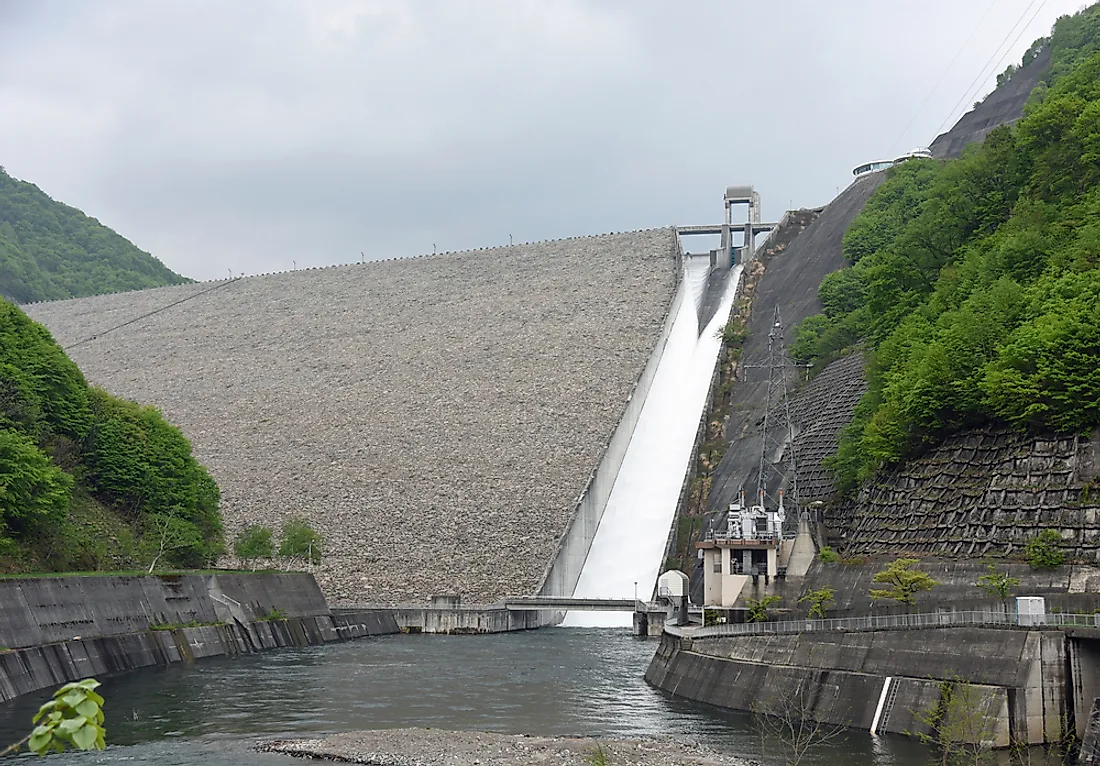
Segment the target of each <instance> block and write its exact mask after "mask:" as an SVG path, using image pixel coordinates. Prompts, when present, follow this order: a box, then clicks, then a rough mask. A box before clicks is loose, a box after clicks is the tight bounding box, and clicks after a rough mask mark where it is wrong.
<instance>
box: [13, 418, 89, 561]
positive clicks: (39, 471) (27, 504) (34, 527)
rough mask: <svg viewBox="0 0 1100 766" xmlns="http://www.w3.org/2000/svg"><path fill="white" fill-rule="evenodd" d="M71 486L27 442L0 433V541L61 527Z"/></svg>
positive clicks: (69, 481) (40, 452)
mask: <svg viewBox="0 0 1100 766" xmlns="http://www.w3.org/2000/svg"><path fill="white" fill-rule="evenodd" d="M72 486H73V481H72V479H71V478H70V477H69V476H68V475H67V474H66V473H65V472H64V471H62V470H61V469H60V468H58V467H57V466H55V465H53V464H51V463H50V460H49V458H48V457H46V456H45V455H44V454H43V453H42V451H41V450H39V449H38V447H36V446H35V444H34V442H32V441H31V440H30V439H29V438H27V437H26V436H23V435H21V434H18V433H16V432H14V431H7V430H0V540H2V539H3V538H4V537H5V536H6V535H7V534H11V535H14V536H16V537H17V538H25V537H27V536H29V535H32V534H34V533H35V532H40V531H41V530H43V529H44V528H47V527H49V526H54V525H58V524H61V523H63V522H64V520H65V511H66V508H67V507H68V504H69V496H70V493H71V492H72Z"/></svg>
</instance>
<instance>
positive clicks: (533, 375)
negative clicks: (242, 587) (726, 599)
mask: <svg viewBox="0 0 1100 766" xmlns="http://www.w3.org/2000/svg"><path fill="white" fill-rule="evenodd" d="M682 261H683V256H682V252H681V249H680V246H679V243H678V240H677V236H676V233H675V231H674V230H673V229H653V230H646V231H636V232H630V233H621V234H610V235H604V236H596V237H578V238H572V239H567V240H560V241H554V242H544V243H538V244H529V245H516V246H514V247H507V248H495V249H488V250H479V251H468V252H463V253H446V254H441V255H439V256H424V257H421V258H410V259H401V260H393V261H386V262H379V263H367V264H354V265H349V266H341V267H333V268H327V269H309V270H303V271H293V272H286V273H280V274H269V275H264V276H256V277H248V278H243V279H234V280H228V281H222V282H214V283H204V284H193V285H185V286H178V287H169V288H160V289H154V290H146V291H141V292H133V293H121V294H114V295H104V296H98V297H94V298H86V299H78V300H70V301H61V302H51V303H40V304H33V305H29V306H27V307H26V310H27V312H28V313H29V314H30V315H31V316H32V318H34V319H36V320H38V321H41V322H43V323H44V324H46V326H47V327H48V328H49V329H50V330H51V332H52V333H53V334H54V336H55V338H57V340H58V341H59V342H60V343H61V345H62V346H64V347H65V348H66V350H67V353H69V355H70V356H71V357H72V358H73V359H74V361H76V362H77V364H79V365H80V367H81V369H82V370H83V371H84V373H85V375H86V377H87V378H88V380H89V382H91V383H93V384H94V385H99V386H103V387H104V388H106V389H108V390H110V391H111V392H113V393H115V394H118V395H122V396H126V397H129V398H133V399H135V400H137V401H140V402H144V403H149V404H153V405H154V406H157V407H158V408H160V409H161V410H162V411H163V412H164V413H165V415H166V416H167V417H168V418H169V420H170V421H172V422H173V423H176V424H177V425H179V426H180V427H181V428H182V429H183V431H184V433H185V434H186V435H187V436H188V437H189V438H190V439H191V441H192V444H193V448H194V452H195V454H196V457H197V458H198V459H199V460H200V462H202V463H204V464H205V465H206V466H208V467H209V469H210V470H211V472H212V474H213V475H214V477H215V479H216V480H217V481H218V483H219V486H220V487H221V489H222V509H223V515H224V517H225V520H226V526H227V535H228V536H230V537H231V536H232V534H233V533H234V532H235V531H236V530H237V529H239V528H240V527H241V526H243V525H244V524H248V523H255V522H263V523H266V524H269V525H272V526H277V525H278V524H279V523H280V522H281V521H282V520H283V519H285V518H288V517H291V516H305V517H307V518H308V519H309V520H310V521H311V522H312V523H313V525H314V526H315V527H316V528H317V529H318V530H319V531H320V533H321V534H322V535H323V536H324V538H325V540H326V542H327V545H326V551H325V558H324V562H323V563H322V565H321V566H320V567H319V569H318V571H317V572H316V576H317V579H318V581H319V582H320V584H321V586H322V588H323V590H324V592H325V595H326V597H327V598H328V600H329V601H330V603H334V604H340V603H345V604H364V603H371V604H393V603H399V602H400V603H407V602H420V603H423V602H425V601H427V600H428V598H429V597H430V596H432V595H434V594H440V593H455V594H461V596H462V597H463V599H464V600H465V601H468V602H472V603H493V602H497V601H500V600H501V599H503V598H505V597H508V596H517V595H534V594H536V593H541V594H542V595H551V596H569V595H571V594H572V590H573V587H574V585H575V583H576V580H577V578H578V577H579V574H580V572H579V566H580V564H582V563H583V561H584V558H585V557H586V555H587V552H588V551H587V548H588V545H589V543H590V542H591V535H592V533H594V531H595V525H596V524H598V523H599V518H600V516H602V513H603V506H604V505H605V504H606V495H607V492H609V491H610V486H611V485H612V484H613V483H614V479H615V475H616V473H617V469H618V462H619V461H621V459H622V453H623V451H625V447H626V445H627V444H628V443H629V441H630V437H631V435H632V434H633V431H634V425H635V423H636V422H637V417H638V415H639V411H640V409H641V405H642V403H643V402H644V401H645V399H646V395H647V394H648V389H649V386H650V385H651V383H652V382H653V375H654V374H655V371H656V363H657V361H659V358H660V354H661V350H662V349H663V348H664V345H665V343H666V341H667V340H668V333H669V330H670V326H671V324H672V322H671V320H670V318H669V315H670V313H671V312H672V311H673V310H674V308H675V307H678V306H679V305H680V304H681V303H682V302H684V301H685V300H686V301H687V302H688V303H692V302H693V299H692V298H690V297H689V298H685V297H684V291H685V290H686V289H687V287H686V286H685V284H684V280H683V278H682V268H683V263H682ZM704 276H705V275H704ZM727 310H728V309H727ZM691 332H692V333H693V334H694V335H695V336H696V337H697V336H698V332H697V328H695V327H694V326H693V327H692V328H691ZM693 342H694V341H693ZM715 343H716V342H715ZM711 363H712V364H713V362H711ZM705 377H706V375H704V378H705ZM705 387H706V381H705V380H704V381H703V383H702V389H703V390H704V392H705ZM703 395H704V396H705V393H704V394H703ZM696 398H697V399H699V398H698V396H697V397H696ZM701 405H702V401H701V399H699V402H698V405H697V407H696V412H695V414H694V415H693V416H692V419H693V420H697V418H698V412H699V409H701ZM689 449H690V447H689ZM684 460H685V465H686V457H685V458H684ZM682 467H683V466H682ZM682 467H681V471H680V476H678V477H676V479H675V481H676V482H677V483H679V482H680V481H682ZM671 513H672V509H671V508H670V509H669V511H668V514H667V517H668V519H667V522H666V529H667V523H668V522H671ZM665 531H666V530H662V531H660V532H659V533H658V534H657V536H658V537H663V536H664V534H665ZM561 551H566V553H568V555H566V554H564V553H560V552H561ZM659 558H660V552H659V551H658V552H657V556H656V559H657V560H659ZM555 562H558V564H557V566H556V567H555V568H552V567H551V564H553V563H555ZM654 565H656V562H655V563H654Z"/></svg>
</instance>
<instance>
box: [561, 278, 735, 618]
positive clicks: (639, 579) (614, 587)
mask: <svg viewBox="0 0 1100 766" xmlns="http://www.w3.org/2000/svg"><path fill="white" fill-rule="evenodd" d="M709 267H710V264H709V259H707V258H692V259H688V260H687V262H686V265H685V267H684V268H685V271H684V282H685V287H686V288H687V290H688V294H687V295H685V296H684V300H683V301H682V302H681V303H680V308H679V310H678V311H677V313H676V316H675V318H674V319H673V324H672V330H671V331H670V333H669V336H668V342H667V344H666V346H665V351H664V354H663V355H662V356H661V361H660V364H659V365H658V367H657V372H656V374H655V375H654V377H653V383H652V385H651V386H650V390H649V395H648V396H647V397H646V400H645V404H644V405H643V406H642V412H641V415H640V416H639V418H638V424H637V426H636V427H635V429H634V435H633V437H632V438H631V440H630V445H629V446H628V447H627V451H626V456H625V457H624V458H623V464H622V467H621V468H620V469H619V475H618V477H617V478H616V480H615V486H614V487H613V488H612V490H611V497H610V498H609V499H608V502H607V509H606V510H605V511H604V515H603V519H602V520H601V521H600V526H599V529H597V530H596V537H595V539H594V540H593V541H592V548H591V549H590V551H589V553H588V558H587V559H586V560H585V562H584V568H583V569H582V570H581V576H580V580H579V581H578V583H577V589H576V591H575V592H574V596H575V597H577V598H634V595H635V583H636V584H637V586H636V589H637V595H638V597H639V598H641V599H643V600H648V599H649V597H650V595H651V593H652V591H653V587H654V585H655V583H656V582H657V575H658V574H659V572H658V569H659V568H660V566H661V565H662V563H663V562H664V555H665V550H664V548H665V542H666V541H667V539H668V531H669V528H670V527H671V526H672V521H673V517H674V516H675V515H676V503H677V501H678V500H679V497H680V489H681V487H682V486H683V482H684V476H685V474H686V473H687V469H688V461H689V460H690V459H691V449H692V447H693V446H694V444H695V434H696V430H697V429H698V426H699V418H700V417H701V416H702V414H703V406H704V405H705V404H706V400H707V392H708V390H709V388H710V379H711V374H712V373H713V371H714V363H715V360H716V359H717V358H718V351H719V349H720V348H721V341H720V340H719V339H718V332H719V329H720V328H721V327H722V326H723V325H724V324H725V323H726V321H727V320H728V319H729V315H730V310H731V309H732V308H733V300H734V297H735V293H736V290H737V283H738V280H739V278H740V276H741V269H742V267H741V266H735V267H734V268H733V270H732V272H731V273H730V279H729V282H728V284H727V287H726V291H725V294H724V295H723V296H722V302H721V304H720V305H719V307H718V310H717V311H716V312H715V314H714V317H713V318H712V319H711V320H710V322H709V324H708V325H707V326H706V327H705V328H703V331H702V332H699V319H698V312H697V308H696V307H697V305H698V301H699V300H700V299H701V294H702V291H703V290H705V289H706V276H707V273H708V270H709ZM631 619H632V618H631V615H630V613H629V612H570V613H569V614H568V615H567V616H566V619H565V622H564V623H563V624H564V625H566V626H569V627H603V626H621V625H630V624H631Z"/></svg>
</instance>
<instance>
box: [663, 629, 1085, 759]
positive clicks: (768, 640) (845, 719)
mask: <svg viewBox="0 0 1100 766" xmlns="http://www.w3.org/2000/svg"><path fill="white" fill-rule="evenodd" d="M1068 644H1069V641H1068V640H1067V637H1066V635H1065V634H1064V633H1062V632H1060V631H1039V630H1032V631H1026V630H997V629H992V628H990V629H976V628H942V629H934V630H910V631H876V632H866V633H848V634H845V633H828V634H826V633H821V634H803V635H793V636H744V637H726V638H712V639H698V640H692V639H690V638H684V639H679V638H676V637H674V636H670V635H668V634H666V635H664V636H663V637H662V639H661V645H660V646H659V647H658V650H657V652H656V654H655V655H654V658H653V660H652V662H651V663H650V666H649V668H648V670H647V671H646V676H645V677H646V680H647V681H648V682H649V683H650V684H652V685H654V686H656V687H658V688H660V689H663V690H665V691H667V692H669V693H671V694H674V695H678V696H682V697H686V698H688V699H693V700H697V701H700V702H705V703H708V704H711V705H716V706H719V707H725V708H730V709H733V710H744V711H751V710H753V709H754V707H759V706H765V707H774V706H776V705H780V706H788V705H791V704H792V702H793V704H795V705H797V706H798V707H799V709H798V710H797V711H791V712H794V713H796V714H797V715H803V716H808V717H809V718H812V719H814V720H818V721H824V722H827V723H833V724H842V725H844V726H849V727H852V728H857V729H864V730H868V731H869V730H870V729H871V727H872V724H873V723H875V718H876V713H879V720H878V721H877V731H878V732H879V733H881V732H893V733H912V734H917V733H921V732H926V731H927V730H928V729H927V726H926V725H925V724H924V723H923V722H922V721H921V720H920V717H919V714H920V713H924V712H925V711H928V710H929V709H931V708H932V707H933V706H935V705H936V703H937V702H938V700H939V699H940V696H941V693H942V692H941V683H942V682H943V681H952V680H956V679H960V678H961V679H965V680H967V681H969V682H970V684H971V686H972V688H973V689H974V693H975V696H976V700H975V702H976V704H978V705H980V706H981V707H982V708H983V710H984V711H985V713H986V715H988V716H989V717H990V722H991V731H990V732H988V733H987V736H989V738H991V739H992V740H993V741H994V742H996V743H997V744H998V745H1000V746H1005V745H1008V744H1009V743H1010V741H1012V740H1013V739H1017V740H1019V739H1026V740H1027V741H1028V742H1030V743H1032V744H1038V743H1042V742H1044V741H1053V740H1054V739H1056V738H1057V737H1058V736H1059V735H1060V733H1061V722H1062V720H1063V719H1064V717H1065V716H1067V715H1071V714H1072V705H1073V702H1072V700H1071V699H1069V698H1067V694H1066V692H1067V688H1068V687H1067V677H1066V672H1065V671H1066V667H1067V646H1068ZM888 678H889V679H890V686H886V683H887V679H888ZM884 687H885V688H886V690H887V692H889V693H888V694H886V696H885V697H884V696H883V690H884ZM880 700H881V701H882V702H883V703H884V704H883V705H882V706H881V709H880V704H879V703H880Z"/></svg>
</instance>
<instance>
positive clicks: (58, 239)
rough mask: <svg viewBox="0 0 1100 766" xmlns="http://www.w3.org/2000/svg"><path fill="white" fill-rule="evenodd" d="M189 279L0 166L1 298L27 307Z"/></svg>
mask: <svg viewBox="0 0 1100 766" xmlns="http://www.w3.org/2000/svg"><path fill="white" fill-rule="evenodd" d="M190 281H191V280H189V279H186V278H184V277H181V276H180V275H179V274H176V273H174V272H173V271H171V270H170V269H169V268H167V267H166V266H165V265H164V264H162V263H161V262H160V261H158V260H157V259H156V258H154V257H153V256H151V255H149V254H148V253H146V252H143V251H141V250H139V249H138V248H136V247H135V246H134V245H133V243H131V242H129V241H128V240H126V239H124V238H123V237H121V236H119V235H118V234H116V233H115V232H113V231H111V230H110V229H108V228H107V227H106V226H103V225H102V224H101V223H99V221H97V220H95V219H94V218H89V217H88V216H86V215H84V214H83V213H81V212H80V211H79V210H76V209H75V208H71V207H69V206H68V205H63V204H61V203H60V202H55V201H54V200H52V199H50V198H49V197H48V196H47V195H46V194H45V193H43V192H42V191H41V190H40V189H39V188H38V187H37V186H35V185H33V184H29V183H26V182H24V181H17V180H16V179H14V178H12V177H11V176H9V175H8V174H7V173H6V172H5V171H4V169H3V168H0V297H6V298H8V299H10V300H12V301H15V302H16V303H29V302H32V301H41V300H56V299H61V298H73V297H80V296H84V295H96V294H99V293H110V292H119V291H122V290H140V289H143V288H146V287H159V286H161V285H176V284H184V283H186V282H190Z"/></svg>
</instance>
